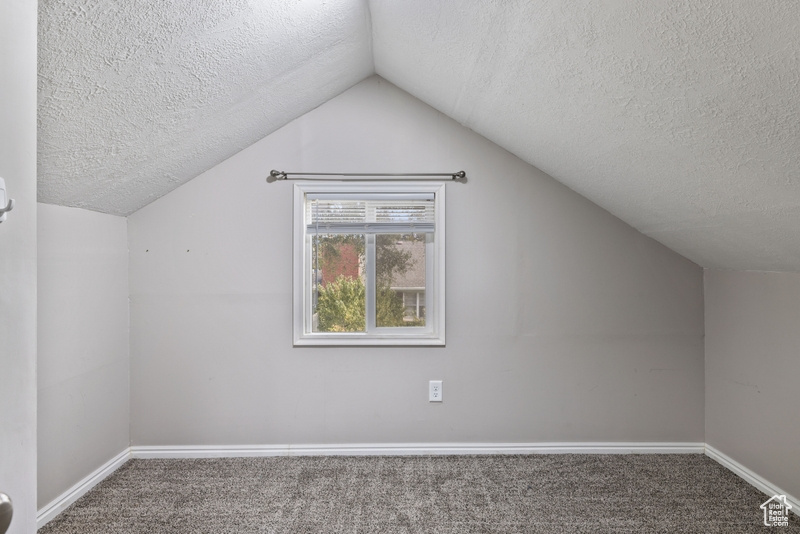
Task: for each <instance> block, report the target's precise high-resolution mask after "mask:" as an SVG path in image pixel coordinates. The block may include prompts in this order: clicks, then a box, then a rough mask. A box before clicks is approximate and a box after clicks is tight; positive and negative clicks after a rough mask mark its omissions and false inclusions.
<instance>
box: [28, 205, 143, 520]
mask: <svg viewBox="0 0 800 534" xmlns="http://www.w3.org/2000/svg"><path fill="white" fill-rule="evenodd" d="M38 220H39V224H38V233H39V334H38V338H39V356H38V361H39V379H38V385H39V388H38V397H39V398H38V406H39V416H38V437H39V451H38V474H39V476H38V478H39V484H38V506H39V508H41V507H43V506H45V505H47V504H48V503H49V502H50V501H52V500H53V499H55V498H56V497H58V496H59V495H61V494H62V493H63V492H64V491H66V490H67V489H69V488H70V487H71V486H72V485H73V484H75V483H76V482H78V481H79V480H81V479H82V478H83V477H85V476H86V475H88V474H89V473H91V472H92V471H94V470H95V469H97V468H98V467H100V466H101V465H103V464H104V463H106V462H107V461H108V460H110V459H111V458H113V457H114V456H116V455H117V454H119V453H120V452H121V451H122V450H124V449H125V448H126V447H128V446H129V445H130V423H129V412H130V406H129V398H130V396H129V388H128V385H129V366H130V360H129V358H128V353H129V340H128V323H129V321H128V232H127V221H126V220H125V219H124V218H123V217H115V216H113V215H105V214H102V213H95V212H92V211H86V210H81V209H76V208H65V207H61V206H51V205H48V204H39V212H38Z"/></svg>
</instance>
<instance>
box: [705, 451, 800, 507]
mask: <svg viewBox="0 0 800 534" xmlns="http://www.w3.org/2000/svg"><path fill="white" fill-rule="evenodd" d="M706 456H708V457H709V458H711V459H712V460H715V461H717V462H719V463H720V464H722V466H723V467H726V468H727V469H728V470H730V471H733V472H734V473H735V474H737V475H738V476H739V477H740V478H742V479H743V480H744V481H745V482H747V483H748V484H750V485H751V486H753V487H754V488H756V489H757V490H759V491H761V492H762V493H764V495H767V496H769V497H772V496H773V495H785V496H786V502H788V503H789V504H790V505H791V506H792V512H794V513H795V514H797V515H800V499H797V498H796V497H792V496H791V495H789V494H788V493H786V492H785V491H783V490H782V489H781V488H779V487H778V486H776V485H775V484H773V483H772V482H770V481H769V480H767V479H765V478H763V477H761V476H759V475H757V474H756V473H754V472H753V471H751V470H749V469H748V468H746V467H745V466H743V465H742V464H740V463H739V462H737V461H736V460H734V459H733V458H731V457H730V456H727V455H726V454H724V453H722V452H720V451H718V450H717V449H715V448H714V447H712V446H711V445H709V444H706Z"/></svg>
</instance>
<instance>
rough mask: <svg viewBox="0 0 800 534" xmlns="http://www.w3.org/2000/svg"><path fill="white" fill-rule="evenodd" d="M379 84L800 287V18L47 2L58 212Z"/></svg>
mask: <svg viewBox="0 0 800 534" xmlns="http://www.w3.org/2000/svg"><path fill="white" fill-rule="evenodd" d="M373 72H377V73H378V74H379V75H381V76H383V77H384V78H386V79H387V80H389V81H391V82H392V83H394V84H396V85H397V86H399V87H401V88H402V89H404V90H406V91H408V92H409V93H411V94H412V95H414V96H416V97H417V98H420V99H421V100H423V101H425V102H427V103H428V104H430V105H431V106H433V107H435V108H437V109H438V110H440V111H441V112H443V113H445V114H447V115H449V116H451V117H453V118H454V119H456V120H457V121H459V122H461V123H462V124H465V125H466V126H468V127H470V128H472V129H473V130H475V131H477V132H478V133H480V134H482V135H484V136H485V137H487V138H489V139H491V140H492V141H494V142H496V143H497V144H499V145H501V146H503V147H504V148H506V149H507V150H509V151H510V152H512V153H514V154H516V155H517V156H519V157H520V158H522V159H523V160H525V161H527V162H529V163H531V164H532V165H535V166H537V167H539V168H540V169H542V170H544V171H545V172H548V173H549V174H551V175H552V176H553V177H554V178H556V179H557V180H559V181H561V182H563V183H564V184H566V185H567V186H569V187H571V188H572V189H574V190H576V191H577V192H579V193H581V194H582V195H584V196H586V197H588V198H589V199H590V200H592V201H594V202H596V203H597V204H599V205H601V206H603V207H605V208H606V209H608V210H609V211H611V212H612V213H614V214H615V215H617V216H619V217H620V218H621V219H623V220H625V221H626V222H628V223H629V224H631V225H633V226H634V227H636V228H638V229H639V230H640V231H642V232H643V233H645V234H647V235H650V236H652V237H654V238H655V239H657V240H658V241H661V242H662V243H664V244H666V245H667V246H669V247H670V248H673V249H674V250H676V251H677V252H679V253H681V254H683V255H685V256H686V257H688V258H690V259H692V260H694V261H695V262H697V263H698V264H700V265H702V266H705V267H713V268H727V269H751V270H783V271H800V3H797V2H790V1H779V2H763V1H760V0H741V1H737V2H730V1H728V0H705V1H703V2H695V1H675V0H670V1H666V2H652V1H650V0H640V1H633V0H629V1H620V0H616V1H615V0H585V1H582V2H567V1H564V0H561V1H554V0H542V1H536V2H530V1H527V0H508V1H502V2H501V1H498V0H475V1H471V2H466V3H465V2H463V1H458V0H436V1H431V0H403V1H400V0H370V1H369V2H367V0H336V1H327V2H325V1H323V0H297V1H292V2H267V1H263V0H249V1H247V0H226V1H216V2H212V1H204V2H185V1H182V0H162V1H159V2H155V1H131V2H116V1H112V0H62V1H59V2H56V1H52V2H50V1H45V2H40V87H39V92H40V94H39V99H40V109H39V122H40V130H39V175H40V177H39V178H40V180H39V181H40V186H39V195H40V196H39V198H40V200H41V201H43V202H49V203H54V204H62V205H68V206H78V207H84V208H88V209H93V210H97V211H103V212H106V213H114V214H119V215H126V214H129V213H131V212H133V211H135V210H136V209H138V208H140V207H142V206H144V205H146V204H147V203H149V202H150V201H152V200H154V199H156V198H158V197H159V196H162V195H163V194H165V193H167V192H168V191H170V190H172V189H174V188H175V187H177V186H178V185H180V184H181V183H183V182H185V181H187V180H189V179H191V178H193V177H194V176H196V175H198V174H200V173H201V172H203V171H205V170H207V169H208V168H210V167H211V166H213V165H215V164H216V163H218V162H219V161H221V160H223V159H225V158H226V157H229V156H231V155H232V154H234V153H236V152H237V151H239V150H241V149H242V148H244V147H246V146H248V145H250V144H251V143H253V142H254V141H256V140H258V139H260V138H262V137H264V136H265V135H267V134H269V133H270V132H272V131H274V130H275V129H277V128H279V127H280V126H282V125H284V124H286V123H287V122H289V121H290V120H292V119H294V118H296V117H298V116H300V115H302V114H304V113H306V112H307V111H309V110H310V109H313V108H314V107H316V106H318V105H319V104H321V103H323V102H325V101H326V100H328V99H330V98H332V97H333V96H335V95H336V94H338V93H340V92H342V91H343V90H345V89H347V88H348V87H350V86H352V85H354V84H355V83H357V82H358V81H360V80H361V79H363V78H365V77H366V76H368V75H370V74H372V73H373ZM267 165H268V163H267V162H265V173H266V172H268V169H267ZM482 179H490V177H482Z"/></svg>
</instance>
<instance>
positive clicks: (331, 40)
mask: <svg viewBox="0 0 800 534" xmlns="http://www.w3.org/2000/svg"><path fill="white" fill-rule="evenodd" d="M370 40H371V35H370V25H369V12H368V9H367V6H366V4H365V2H363V1H362V0H337V1H335V2H323V1H318V0H294V1H291V2H288V1H284V2H269V1H263V0H250V1H248V0H205V1H194V0H192V1H186V0H126V1H124V2H120V1H117V0H59V1H56V0H52V1H51V0H45V1H40V2H39V171H38V172H39V200H40V201H42V202H46V203H53V204H61V205H67V206H77V207H82V208H88V209H91V210H95V211H102V212H105V213H112V214H117V215H127V214H130V213H131V212H133V211H135V210H137V209H139V208H141V207H142V206H144V205H146V204H148V203H149V202H151V201H153V200H155V199H156V198H158V197H160V196H162V195H164V194H166V193H167V192H169V191H171V190H172V189H174V188H176V187H177V186H179V185H180V184H182V183H184V182H186V181H188V180H190V179H192V178H194V177H195V176H197V175H198V174H200V173H202V172H203V171H205V170H207V169H209V168H210V167H212V166H214V165H215V164H217V163H219V162H220V161H222V160H224V159H226V158H228V157H230V156H232V155H233V154H235V153H236V152H238V151H239V150H241V149H243V148H245V147H247V146H249V145H251V144H252V143H254V142H255V141H257V140H259V139H261V138H263V137H264V136H266V135H267V134H269V133H270V132H272V131H274V130H276V129H277V128H279V127H281V126H283V125H284V124H286V123H287V122H289V121H291V120H292V119H294V118H296V117H298V116H300V115H302V114H303V113H306V112H307V111H310V110H311V109H313V108H314V107H316V106H318V105H320V104H322V103H323V102H325V101H327V100H329V99H330V98H332V97H333V96H336V95H337V94H339V93H341V92H342V91H344V90H346V89H348V88H349V87H350V86H352V85H353V84H355V83H357V82H359V81H360V80H362V79H364V78H365V77H367V76H369V75H370V74H372V73H373V72H374V70H373V64H372V52H371V44H370ZM265 165H266V162H265ZM267 172H269V171H268V169H266V167H265V176H266V173H267Z"/></svg>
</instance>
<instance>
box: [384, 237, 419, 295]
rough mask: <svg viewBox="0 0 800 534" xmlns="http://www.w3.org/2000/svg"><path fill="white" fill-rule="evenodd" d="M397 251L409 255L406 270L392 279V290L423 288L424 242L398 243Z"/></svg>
mask: <svg viewBox="0 0 800 534" xmlns="http://www.w3.org/2000/svg"><path fill="white" fill-rule="evenodd" d="M397 248H398V250H401V251H403V252H407V253H409V254H411V257H410V259H409V260H408V269H406V272H404V273H402V274H395V275H394V276H393V277H392V286H391V287H392V289H396V290H402V289H405V288H408V289H411V288H417V289H419V288H422V289H424V288H425V242H424V241H398V242H397Z"/></svg>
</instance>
